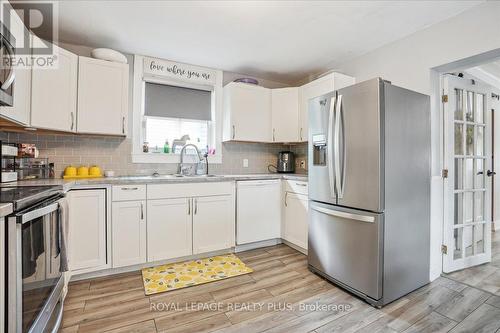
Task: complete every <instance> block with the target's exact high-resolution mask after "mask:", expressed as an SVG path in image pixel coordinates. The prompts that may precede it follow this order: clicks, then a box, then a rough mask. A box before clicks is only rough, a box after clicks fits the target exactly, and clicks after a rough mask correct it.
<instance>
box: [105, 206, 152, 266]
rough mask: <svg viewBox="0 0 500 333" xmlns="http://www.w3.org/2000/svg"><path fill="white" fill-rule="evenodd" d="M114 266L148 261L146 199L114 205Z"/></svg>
mask: <svg viewBox="0 0 500 333" xmlns="http://www.w3.org/2000/svg"><path fill="white" fill-rule="evenodd" d="M112 216H113V217H112V220H113V222H112V249H113V267H122V266H129V265H136V264H141V263H144V262H146V201H145V200H140V201H121V202H113V205H112Z"/></svg>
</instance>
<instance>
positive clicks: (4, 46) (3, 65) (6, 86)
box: [0, 24, 16, 106]
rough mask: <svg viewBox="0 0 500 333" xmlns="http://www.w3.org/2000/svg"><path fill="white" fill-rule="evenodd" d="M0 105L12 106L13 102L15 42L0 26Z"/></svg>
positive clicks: (3, 27) (5, 29)
mask: <svg viewBox="0 0 500 333" xmlns="http://www.w3.org/2000/svg"><path fill="white" fill-rule="evenodd" d="M0 29H1V30H0V105H1V106H12V104H13V101H14V80H15V72H14V64H13V61H14V56H15V48H14V45H16V40H15V38H14V36H12V34H11V33H10V31H9V30H8V29H7V27H5V25H3V24H0Z"/></svg>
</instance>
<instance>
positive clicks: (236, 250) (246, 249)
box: [234, 238, 281, 253]
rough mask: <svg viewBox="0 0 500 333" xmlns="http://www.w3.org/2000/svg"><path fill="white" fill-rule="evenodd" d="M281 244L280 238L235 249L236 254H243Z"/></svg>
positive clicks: (237, 246) (238, 246) (239, 246)
mask: <svg viewBox="0 0 500 333" xmlns="http://www.w3.org/2000/svg"><path fill="white" fill-rule="evenodd" d="M278 244H281V239H280V238H275V239H268V240H265V241H260V242H254V243H249V244H243V245H236V247H235V248H234V252H236V253H238V252H243V251H249V250H255V249H259V248H261V247H267V246H274V245H278Z"/></svg>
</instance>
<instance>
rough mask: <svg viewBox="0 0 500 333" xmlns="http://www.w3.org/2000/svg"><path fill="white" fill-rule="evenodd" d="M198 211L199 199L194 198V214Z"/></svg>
mask: <svg viewBox="0 0 500 333" xmlns="http://www.w3.org/2000/svg"><path fill="white" fill-rule="evenodd" d="M197 213H198V199H194V215H196V214H197Z"/></svg>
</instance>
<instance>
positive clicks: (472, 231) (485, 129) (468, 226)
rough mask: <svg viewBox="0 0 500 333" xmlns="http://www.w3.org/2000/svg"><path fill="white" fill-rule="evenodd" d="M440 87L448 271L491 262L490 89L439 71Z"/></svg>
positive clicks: (444, 269)
mask: <svg viewBox="0 0 500 333" xmlns="http://www.w3.org/2000/svg"><path fill="white" fill-rule="evenodd" d="M443 88H444V96H447V101H446V99H444V101H443V108H444V162H445V169H446V170H448V175H447V177H445V178H444V230H443V232H444V245H445V251H443V271H444V272H445V273H449V272H452V271H456V270H459V269H463V268H467V267H471V266H475V265H479V264H482V263H485V262H489V261H491V184H492V178H491V176H492V175H493V172H492V170H491V155H492V154H491V141H492V140H491V110H490V107H489V98H490V96H491V90H490V88H489V86H487V85H484V84H481V83H479V82H477V81H476V82H475V81H472V80H470V79H465V78H460V77H457V76H453V75H445V76H444V80H443ZM445 172H446V171H445Z"/></svg>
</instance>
